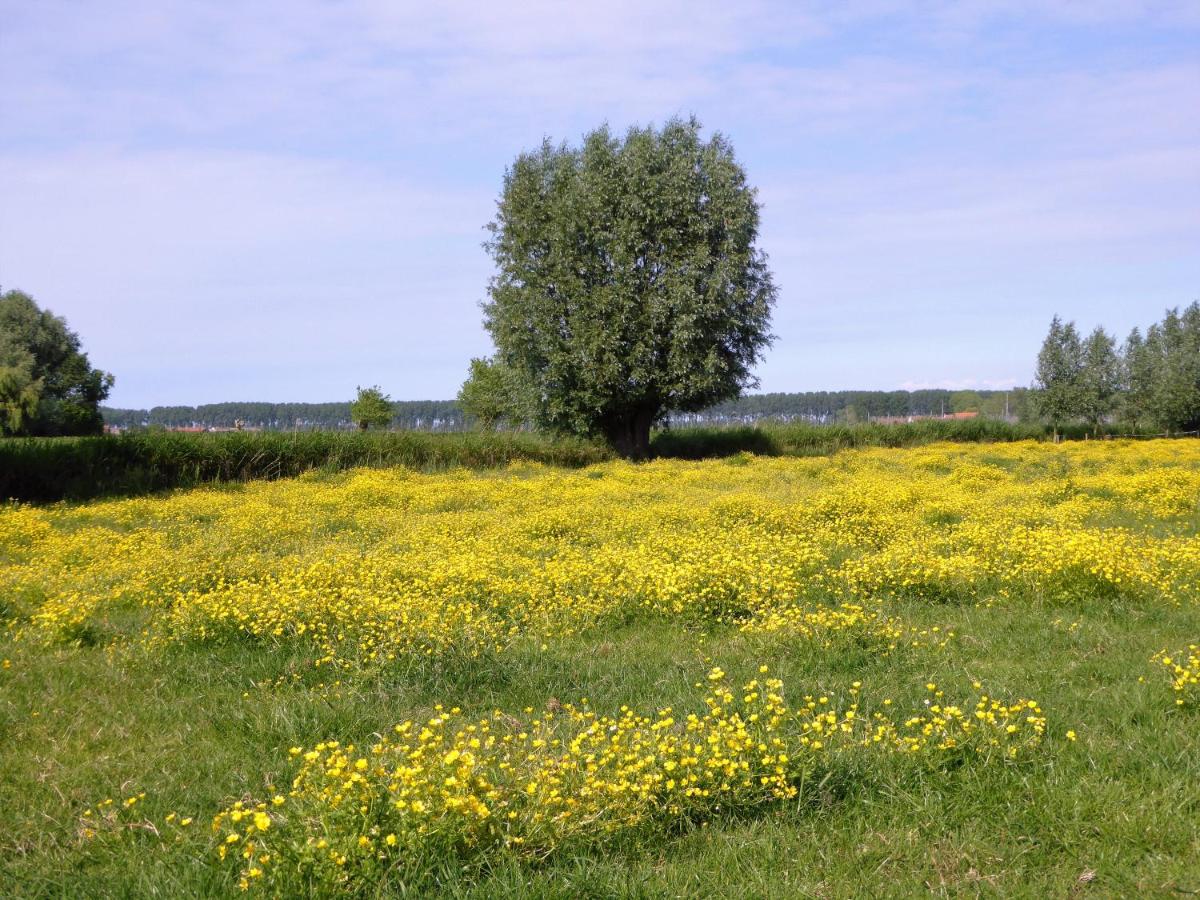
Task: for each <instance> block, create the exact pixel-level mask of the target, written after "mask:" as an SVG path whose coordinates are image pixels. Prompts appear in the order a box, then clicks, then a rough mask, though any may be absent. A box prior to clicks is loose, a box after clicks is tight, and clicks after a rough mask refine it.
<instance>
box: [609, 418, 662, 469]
mask: <svg viewBox="0 0 1200 900" xmlns="http://www.w3.org/2000/svg"><path fill="white" fill-rule="evenodd" d="M657 412H658V411H657V410H653V409H633V410H629V411H628V412H626V413H623V414H621V415H617V416H613V417H612V418H611V419H610V420H609V422H608V424H607V425H606V426H605V428H604V435H605V437H607V438H608V442H609V444H611V445H612V448H613V449H614V450H616V451H617V453H619V454H621V456H623V457H625V458H626V459H634V460H642V459H646V458H648V457H649V456H650V426H651V425H653V424H654V418H655V416H656V415H657Z"/></svg>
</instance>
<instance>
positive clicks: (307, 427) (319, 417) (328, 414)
mask: <svg viewBox="0 0 1200 900" xmlns="http://www.w3.org/2000/svg"><path fill="white" fill-rule="evenodd" d="M392 405H393V406H394V408H395V416H394V417H393V419H392V424H391V427H392V428H402V429H409V430H424V431H460V430H462V428H463V424H464V423H463V414H462V410H461V409H459V408H458V404H456V403H455V402H454V401H453V400H401V401H397V402H394V403H393V404H392ZM100 411H101V413H103V415H104V423H105V424H106V425H111V426H116V427H119V428H147V427H155V426H157V427H162V428H191V427H202V428H235V427H237V426H238V424H239V423H240V424H241V425H242V427H244V428H251V429H261V430H263V431H336V430H340V429H347V430H348V429H352V428H354V427H355V426H354V423H353V422H352V421H351V418H350V401H346V402H345V403H206V404H204V405H202V406H155V407H153V408H152V409H113V408H111V407H107V406H105V407H101V409H100Z"/></svg>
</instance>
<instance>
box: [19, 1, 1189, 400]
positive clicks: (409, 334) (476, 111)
mask: <svg viewBox="0 0 1200 900" xmlns="http://www.w3.org/2000/svg"><path fill="white" fill-rule="evenodd" d="M690 114H694V115H696V116H697V117H698V118H699V119H700V120H701V122H703V123H704V126H705V128H706V129H707V130H709V131H711V130H719V131H721V132H723V133H724V134H725V135H727V136H728V137H729V139H730V140H731V141H732V143H733V146H734V148H735V150H736V153H737V155H738V158H739V160H740V162H741V163H742V165H743V166H744V167H745V169H746V171H747V174H748V177H749V181H750V183H751V184H753V185H755V186H756V187H757V189H758V192H759V193H758V195H759V200H760V202H761V203H762V208H763V209H762V228H761V232H760V236H759V245H760V247H761V249H763V250H764V251H765V252H766V253H767V254H768V256H769V258H770V264H771V268H772V271H773V272H774V275H775V280H776V283H777V285H778V287H779V298H778V303H777V306H776V309H775V314H774V319H773V326H772V330H773V332H774V333H775V334H776V335H777V340H776V341H775V343H774V345H773V347H772V348H771V349H770V350H769V351H768V352H767V354H766V356H765V359H764V361H763V362H762V364H761V365H760V366H759V367H758V369H757V374H758V376H759V378H760V380H761V387H760V390H763V391H801V390H837V389H846V388H855V389H888V390H891V389H897V388H917V387H950V388H966V387H974V388H1000V387H1009V386H1012V385H1020V384H1028V383H1029V382H1030V380H1031V379H1032V374H1033V366H1034V360H1035V357H1036V354H1037V350H1038V347H1039V346H1040V343H1041V340H1042V338H1043V336H1044V335H1045V332H1046V328H1047V326H1048V324H1049V321H1050V318H1051V316H1053V315H1054V314H1059V315H1061V316H1062V317H1063V318H1065V319H1071V320H1074V321H1076V322H1077V323H1078V325H1079V327H1080V328H1081V329H1084V330H1090V329H1091V328H1092V327H1094V326H1096V325H1101V324H1102V325H1104V326H1105V327H1106V328H1108V329H1109V330H1110V331H1111V332H1114V333H1116V334H1118V335H1119V336H1124V335H1125V334H1126V333H1127V332H1128V331H1129V329H1130V328H1132V327H1133V326H1135V325H1138V326H1141V327H1143V328H1144V327H1145V326H1146V325H1147V324H1149V323H1151V322H1153V321H1155V320H1157V319H1159V318H1160V317H1161V315H1162V312H1163V310H1164V309H1166V308H1167V307H1174V306H1180V305H1186V304H1188V303H1190V302H1192V301H1193V300H1197V299H1200V3H1196V2H1195V0H1191V2H1180V3H1169V2H1162V3H1158V2H1150V0H1146V2H1137V0H1081V2H1075V0H1069V2H1059V3H1053V2H1047V0H1026V2H1020V0H1014V2H1003V0H964V2H958V3H947V4H939V3H933V2H916V0H864V2H854V0H845V2H837V0H834V2H803V0H799V2H780V3H771V2H755V0H748V2H738V3H730V2H727V0H722V2H713V3H709V2H699V0H678V2H675V0H671V2H661V3H659V2H653V0H606V2H604V3H578V2H576V3H555V2H546V0H526V2H519V3H506V2H455V0H449V2H436V3H430V2H421V3H408V2H384V0H347V2H340V3H311V2H305V0H256V2H250V3H215V2H214V3H208V2H203V3H202V2H190V3H186V2H174V0H156V2H154V3H146V2H145V0H106V2H103V3H90V2H86V0H82V2H81V0H70V2H57V0H38V2H36V3H31V2H28V0H0V286H2V287H3V288H4V289H6V290H7V289H11V288H18V289H21V290H24V291H26V292H27V293H29V294H31V295H33V297H34V298H35V299H36V300H37V301H38V302H39V303H40V304H41V305H42V306H43V307H47V308H49V309H51V310H52V311H53V312H55V313H56V314H58V315H62V316H64V317H66V319H67V320H68V322H69V323H70V325H71V327H72V328H73V329H75V330H76V331H77V332H78V333H79V334H80V335H81V337H82V339H83V343H84V347H85V349H86V350H87V351H88V353H89V355H90V357H91V359H92V362H93V363H94V364H95V365H97V366H99V367H101V368H104V369H106V370H109V371H112V372H113V373H115V375H116V386H115V388H114V389H113V392H112V395H111V397H110V398H109V403H110V404H111V405H114V406H123V407H149V406H153V405H158V404H199V403H208V402H219V401H227V400H265V401H314V402H316V401H329V400H344V399H349V398H350V397H352V396H353V393H354V389H355V387H356V386H357V385H367V384H379V385H381V386H382V387H383V389H384V390H385V391H387V392H388V393H390V394H391V396H392V397H393V398H394V399H432V398H436V399H446V398H450V397H453V396H454V394H455V393H456V391H457V389H458V387H459V385H460V384H461V382H462V380H463V378H464V377H465V373H466V368H467V361H468V359H469V358H470V357H472V356H483V355H486V354H488V353H490V352H491V344H490V341H489V339H488V337H487V335H486V333H485V331H484V330H483V327H482V324H481V312H480V309H479V303H480V301H482V300H483V299H485V297H486V292H487V283H488V278H489V276H490V275H491V272H492V265H491V261H490V259H489V258H488V256H487V254H486V252H485V251H484V249H483V248H482V246H481V243H482V241H483V239H484V237H485V232H484V226H485V225H486V223H487V222H488V221H489V220H490V219H491V218H492V216H493V214H494V210H495V203H496V199H497V197H498V195H499V191H500V187H501V183H502V179H503V177H504V171H505V167H506V166H507V165H509V164H511V162H512V161H513V159H514V158H515V157H516V156H517V154H518V153H520V152H521V151H522V150H525V149H529V148H533V147H536V146H537V145H539V144H540V143H541V141H542V139H543V138H544V137H550V138H551V139H553V140H555V141H558V140H567V141H568V142H578V140H579V138H580V137H581V135H582V134H583V133H585V132H586V131H588V130H590V129H591V128H593V127H595V126H597V125H599V124H601V123H604V122H607V123H608V124H609V125H610V126H611V127H612V128H613V129H614V130H617V131H621V130H624V129H625V128H626V127H628V126H630V125H632V124H639V125H645V124H648V123H661V122H663V121H664V120H665V119H667V118H669V117H671V116H673V115H684V116H686V115H690Z"/></svg>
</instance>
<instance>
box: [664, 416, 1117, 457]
mask: <svg viewBox="0 0 1200 900" xmlns="http://www.w3.org/2000/svg"><path fill="white" fill-rule="evenodd" d="M1050 433H1051V432H1050V428H1049V426H1046V425H1040V424H1033V423H1020V424H1013V423H1009V422H1002V421H1000V420H998V419H961V420H955V419H928V420H921V421H917V422H908V423H904V424H898V425H884V424H879V423H875V422H870V423H862V424H855V425H814V424H811V423H807V422H797V423H789V424H781V423H769V424H761V425H748V426H742V427H724V428H721V427H717V428H714V427H696V428H691V427H689V428H680V429H673V430H670V431H662V432H660V433H659V434H657V435H655V438H654V441H653V449H654V453H655V455H657V456H671V457H677V458H682V459H707V458H711V457H717V456H729V455H731V454H734V453H738V452H747V453H755V454H758V455H760V456H820V455H825V454H827V453H836V452H837V451H839V450H848V449H852V448H855V447H916V446H920V445H921V444H932V443H935V442H937V441H962V442H971V443H994V442H1001V441H1026V440H1047V439H1048V438H1049V437H1050ZM1059 433H1060V435H1061V436H1062V437H1064V438H1068V439H1075V440H1080V439H1083V438H1087V437H1089V436H1090V435H1091V432H1090V429H1089V428H1088V427H1087V426H1083V425H1079V426H1070V427H1067V428H1065V429H1061V430H1060V432H1059ZM1129 433H1130V432H1129V431H1128V430H1127V429H1116V428H1106V429H1105V430H1104V432H1103V434H1104V436H1123V435H1127V434H1129Z"/></svg>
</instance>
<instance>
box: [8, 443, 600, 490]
mask: <svg viewBox="0 0 1200 900" xmlns="http://www.w3.org/2000/svg"><path fill="white" fill-rule="evenodd" d="M610 457H611V454H610V453H609V452H608V451H607V450H605V449H604V448H602V447H599V446H597V445H594V444H589V443H587V442H584V441H571V440H554V441H552V440H549V439H546V438H542V437H540V436H537V435H530V434H513V433H496V434H485V433H480V432H474V433H456V434H431V433H429V432H419V431H402V432H384V433H370V432H368V433H359V432H353V433H346V432H330V431H325V432H322V431H312V432H297V433H282V432H229V433H222V434H184V433H172V432H165V433H164V432H145V433H135V434H123V435H117V436H104V437H85V438H14V439H9V440H3V441H0V497H4V498H9V499H15V500H23V501H27V502H48V501H55V500H62V499H72V500H76V499H87V498H91V497H98V496H104V495H129V494H141V493H148V492H152V491H158V490H164V489H167V488H175V487H189V486H194V485H199V484H205V483H211V482H222V481H248V480H251V479H259V478H263V479H271V478H287V477H291V476H295V475H299V474H301V473H303V472H307V471H310V470H312V469H326V470H330V471H337V470H340V469H348V468H352V467H355V466H401V465H402V466H408V467H410V468H414V469H420V470H432V469H445V468H452V467H455V466H465V467H468V468H492V467H496V466H503V465H507V464H508V463H510V462H513V461H516V460H528V461H532V462H541V463H547V464H550V465H559V466H572V467H577V466H584V465H588V464H590V463H594V462H599V461H601V460H603V459H608V458H610Z"/></svg>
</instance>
